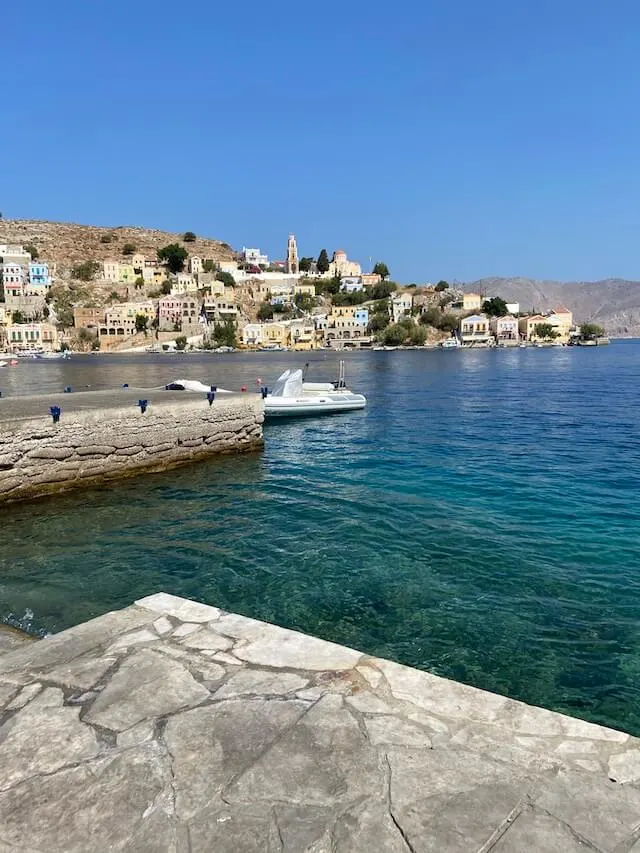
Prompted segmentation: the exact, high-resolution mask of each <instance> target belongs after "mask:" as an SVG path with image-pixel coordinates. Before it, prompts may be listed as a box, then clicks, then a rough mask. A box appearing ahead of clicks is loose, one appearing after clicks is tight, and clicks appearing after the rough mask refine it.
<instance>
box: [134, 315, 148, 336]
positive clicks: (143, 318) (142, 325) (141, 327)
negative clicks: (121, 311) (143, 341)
mask: <svg viewBox="0 0 640 853" xmlns="http://www.w3.org/2000/svg"><path fill="white" fill-rule="evenodd" d="M148 325H149V318H148V317H147V315H146V314H136V332H144V333H145V336H146V334H147V326H148Z"/></svg>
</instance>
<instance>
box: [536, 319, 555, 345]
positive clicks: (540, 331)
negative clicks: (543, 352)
mask: <svg viewBox="0 0 640 853" xmlns="http://www.w3.org/2000/svg"><path fill="white" fill-rule="evenodd" d="M536 336H537V337H538V338H542V339H543V340H550V341H552V340H553V339H554V338H557V337H558V332H556V330H555V329H554V327H553V326H552V325H551V323H538V325H537V326H536Z"/></svg>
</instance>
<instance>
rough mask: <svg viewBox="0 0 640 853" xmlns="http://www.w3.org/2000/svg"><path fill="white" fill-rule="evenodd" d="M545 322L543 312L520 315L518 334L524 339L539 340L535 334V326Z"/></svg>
mask: <svg viewBox="0 0 640 853" xmlns="http://www.w3.org/2000/svg"><path fill="white" fill-rule="evenodd" d="M546 322H547V318H546V317H545V316H544V315H543V314H531V315H530V316H529V317H521V318H520V319H519V321H518V328H519V330H520V336H521V337H522V338H523V339H524V340H525V341H537V340H539V337H538V335H537V334H536V327H537V326H541V325H542V324H543V323H546Z"/></svg>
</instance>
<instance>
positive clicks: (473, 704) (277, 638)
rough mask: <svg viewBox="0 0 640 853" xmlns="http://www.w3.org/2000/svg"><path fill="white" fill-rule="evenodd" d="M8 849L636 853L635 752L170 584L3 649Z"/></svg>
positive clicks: (1, 829) (1, 714) (639, 779)
mask: <svg viewBox="0 0 640 853" xmlns="http://www.w3.org/2000/svg"><path fill="white" fill-rule="evenodd" d="M0 851H1V853H35V852H36V851H47V853H90V852H91V851H95V853H105V851H127V853H213V851H215V853H232V851H233V853H276V851H277V852H278V853H280V852H282V853H284V851H286V853H489V851H493V853H578V851H580V853H588V851H595V853H598V852H599V853H638V851H640V742H639V741H638V740H637V739H635V738H632V737H630V736H629V735H627V734H625V733H623V732H619V731H614V730H612V729H608V728H603V727H601V726H597V725H592V724H590V723H586V722H583V721H581V720H577V719H573V718H570V717H566V716H562V715H560V714H556V713H552V712H550V711H545V710H542V709H540V708H534V707H530V706H528V705H525V704H522V703H520V702H515V701H513V700H511V699H507V698H504V697H502V696H497V695H494V694H491V693H486V692H483V691H480V690H476V689H474V688H471V687H467V686H464V685H462V684H458V683H456V682H453V681H447V680H445V679H442V678H437V677H435V676H433V675H429V674H428V673H425V672H419V671H417V670H414V669H410V668H408V667H404V666H400V665H399V664H396V663H392V662H391V661H387V660H380V659H377V658H372V657H368V656H367V655H364V654H362V653H360V652H358V651H354V650H353V649H349V648H344V647H341V646H337V645H334V644H332V643H328V642H324V641H322V640H319V639H315V638H313V637H309V636H305V635H302V634H299V633H295V632H293V631H288V630H284V629H281V628H277V627H275V626H273V625H267V624H264V623H261V622H256V621H254V620H252V619H247V618H245V617H242V616H237V615H234V614H231V613H225V612H223V611H221V610H218V609H217V608H215V607H209V606H205V605H203V604H198V603H196V602H193V601H187V600H185V599H181V598H176V597H174V596H172V595H167V594H165V593H160V594H157V595H152V596H150V597H148V598H145V599H142V600H141V601H138V602H137V603H136V604H135V605H134V606H131V607H128V608H126V609H125V610H122V611H118V612H115V613H107V614H106V615H104V616H101V617H99V618H98V619H94V620H93V621H91V622H88V623H86V624H83V625H79V626H77V627H76V628H72V629H70V630H68V631H64V632H63V633H61V634H58V635H55V636H51V637H49V638H47V639H44V640H40V641H38V642H36V643H32V644H30V645H28V646H25V647H23V648H21V649H18V650H16V651H10V652H7V653H6V654H4V655H2V656H1V657H0Z"/></svg>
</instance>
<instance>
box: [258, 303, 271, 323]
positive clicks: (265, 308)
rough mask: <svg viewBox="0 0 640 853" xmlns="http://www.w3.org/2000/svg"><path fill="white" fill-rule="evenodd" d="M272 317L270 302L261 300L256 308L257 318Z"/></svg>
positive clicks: (265, 318) (266, 318)
mask: <svg viewBox="0 0 640 853" xmlns="http://www.w3.org/2000/svg"><path fill="white" fill-rule="evenodd" d="M272 318H273V305H271V303H270V302H262V303H261V304H260V306H259V308H258V320H271V319H272Z"/></svg>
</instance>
